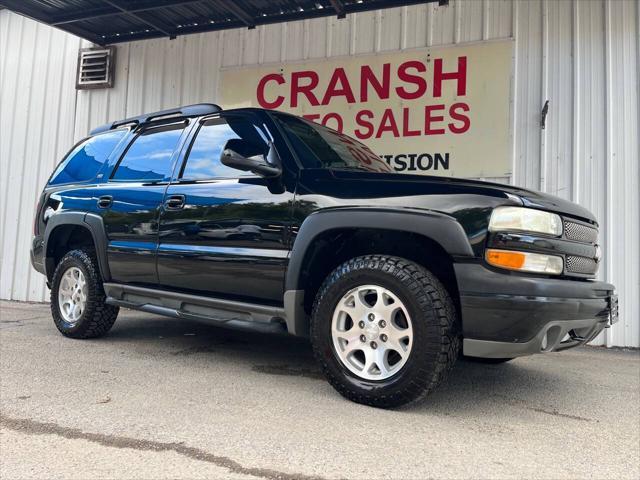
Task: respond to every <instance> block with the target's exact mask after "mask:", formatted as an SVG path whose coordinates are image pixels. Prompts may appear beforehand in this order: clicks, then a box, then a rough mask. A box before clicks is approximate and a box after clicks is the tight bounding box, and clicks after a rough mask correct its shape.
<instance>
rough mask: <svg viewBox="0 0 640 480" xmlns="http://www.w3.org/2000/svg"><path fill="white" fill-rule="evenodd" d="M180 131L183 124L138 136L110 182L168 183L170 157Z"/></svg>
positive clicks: (149, 131) (160, 128)
mask: <svg viewBox="0 0 640 480" xmlns="http://www.w3.org/2000/svg"><path fill="white" fill-rule="evenodd" d="M183 129H184V125H183V124H180V125H171V126H166V127H159V128H154V129H153V130H147V131H145V132H143V133H141V134H140V135H138V136H137V137H136V138H135V140H134V141H133V142H132V143H131V145H130V146H129V148H128V149H127V151H126V152H125V154H124V156H123V157H122V159H121V160H120V163H119V164H118V167H117V168H116V171H115V172H114V173H113V175H112V177H111V179H112V180H119V181H144V182H152V181H156V180H165V179H167V180H168V179H169V177H170V176H171V157H172V156H173V151H174V150H175V149H176V147H177V145H178V141H179V140H180V135H182V131H183Z"/></svg>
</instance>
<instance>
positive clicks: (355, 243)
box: [299, 228, 460, 314]
mask: <svg viewBox="0 0 640 480" xmlns="http://www.w3.org/2000/svg"><path fill="white" fill-rule="evenodd" d="M372 254H384V255H393V256H397V257H402V258H406V259H407V260H411V261H413V262H416V263H418V264H419V265H422V266H423V267H425V268H426V269H428V270H429V271H431V272H432V273H433V274H434V275H435V276H436V277H438V279H439V280H440V281H441V282H442V283H443V285H444V286H445V288H446V289H447V292H448V293H449V295H450V296H451V298H452V299H453V302H454V304H455V305H456V309H457V310H458V311H460V305H459V301H460V299H459V294H458V284H457V281H456V277H455V272H454V270H453V259H452V258H451V256H450V255H449V254H448V253H447V252H446V250H445V249H444V248H443V247H442V246H441V245H440V244H439V243H437V242H435V241H434V240H432V239H430V238H429V237H425V236H423V235H419V234H415V233H410V232H399V231H393V230H383V229H362V228H358V229H355V228H354V229H340V230H331V231H328V232H325V233H323V234H321V235H320V236H318V237H317V238H316V239H315V240H314V242H313V243H312V245H311V246H310V247H309V250H308V251H307V252H306V254H305V258H304V262H303V265H304V267H303V270H302V272H301V274H300V276H301V278H300V281H299V288H300V289H302V290H304V291H305V295H304V310H305V312H306V313H307V314H310V313H311V309H312V306H313V301H314V299H315V296H316V294H317V292H318V290H319V289H320V286H321V285H322V282H323V281H324V279H325V278H326V277H327V276H328V275H329V274H330V273H331V272H332V271H333V270H334V269H335V268H336V267H337V266H338V265H340V264H341V263H343V262H345V261H347V260H349V259H350V258H353V257H357V256H360V255H372Z"/></svg>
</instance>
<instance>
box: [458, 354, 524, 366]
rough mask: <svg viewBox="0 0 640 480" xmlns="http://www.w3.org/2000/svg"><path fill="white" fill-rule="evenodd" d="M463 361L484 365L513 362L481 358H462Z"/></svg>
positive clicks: (507, 359)
mask: <svg viewBox="0 0 640 480" xmlns="http://www.w3.org/2000/svg"><path fill="white" fill-rule="evenodd" d="M464 359H465V360H468V361H470V362H474V363H486V364H487V365H499V364H501V363H507V362H510V361H511V360H513V358H481V357H466V356H465V357H464Z"/></svg>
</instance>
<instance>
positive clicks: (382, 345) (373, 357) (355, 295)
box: [311, 255, 459, 408]
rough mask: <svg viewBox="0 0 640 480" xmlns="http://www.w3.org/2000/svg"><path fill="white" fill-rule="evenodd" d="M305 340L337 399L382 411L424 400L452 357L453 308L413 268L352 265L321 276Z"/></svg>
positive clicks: (367, 262)
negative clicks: (312, 349)
mask: <svg viewBox="0 0 640 480" xmlns="http://www.w3.org/2000/svg"><path fill="white" fill-rule="evenodd" d="M311 341H312V344H313V348H314V353H315V356H316V358H317V360H318V361H319V363H320V365H321V367H322V369H323V371H324V373H325V375H326V376H327V379H328V380H329V382H330V383H331V384H332V385H333V386H334V388H335V389H336V390H337V391H338V392H340V393H341V394H342V395H343V396H345V397H346V398H348V399H350V400H353V401H355V402H358V403H363V404H367V405H371V406H376V407H385V408H389V407H396V406H400V405H403V404H407V403H410V402H414V401H418V400H420V399H421V398H423V397H424V396H425V395H427V394H428V393H429V392H430V391H431V390H432V389H433V388H434V387H435V386H436V385H438V384H439V383H440V382H441V381H442V380H443V378H444V377H445V376H446V374H447V373H448V372H449V370H450V369H451V367H452V366H453V364H454V363H455V361H456V358H457V356H458V350H459V336H458V334H457V322H456V312H455V307H454V305H453V302H452V300H451V297H450V296H449V294H448V293H447V291H446V289H445V288H444V286H443V285H442V283H441V282H440V281H439V280H438V279H437V278H436V277H435V276H434V275H433V274H432V273H431V272H429V271H428V270H426V269H425V268H424V267H422V266H420V265H418V264H416V263H414V262H411V261H409V260H405V259H402V258H398V257H390V256H382V255H369V256H363V257H357V258H353V259H351V260H348V261H347V262H345V263H343V264H342V265H340V266H339V267H338V268H336V269H335V270H334V271H333V272H332V273H331V274H330V275H329V276H328V277H327V279H326V280H325V281H324V283H323V285H322V286H321V288H320V290H319V292H318V294H317V296H316V300H315V303H314V308H313V313H312V319H311Z"/></svg>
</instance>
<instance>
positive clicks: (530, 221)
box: [489, 207, 562, 237]
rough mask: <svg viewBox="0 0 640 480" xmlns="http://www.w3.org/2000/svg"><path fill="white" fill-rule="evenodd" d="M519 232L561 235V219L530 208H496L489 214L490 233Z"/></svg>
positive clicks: (553, 214)
mask: <svg viewBox="0 0 640 480" xmlns="http://www.w3.org/2000/svg"><path fill="white" fill-rule="evenodd" d="M513 230H517V231H521V232H532V233H545V234H547V235H555V236H556V237H559V236H560V235H562V219H561V218H560V216H559V215H556V214H555V213H549V212H543V211H542V210H534V209H532V208H522V207H498V208H496V209H495V210H494V211H493V213H491V220H490V221H489V231H490V232H500V231H513Z"/></svg>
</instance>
